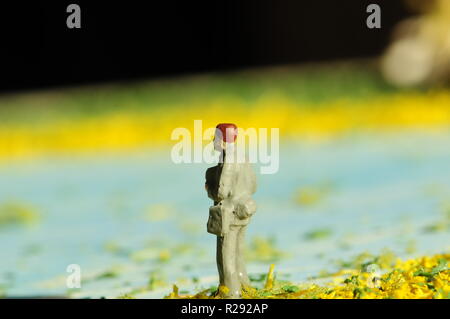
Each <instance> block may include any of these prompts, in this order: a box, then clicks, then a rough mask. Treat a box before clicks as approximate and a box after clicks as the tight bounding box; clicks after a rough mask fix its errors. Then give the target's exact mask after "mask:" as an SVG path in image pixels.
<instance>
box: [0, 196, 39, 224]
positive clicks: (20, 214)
mask: <svg viewBox="0 0 450 319" xmlns="http://www.w3.org/2000/svg"><path fill="white" fill-rule="evenodd" d="M39 219H40V216H39V214H38V212H37V210H36V209H35V208H34V207H33V206H31V205H29V204H26V203H22V202H15V201H10V202H5V203H3V204H1V205H0V228H6V227H10V226H21V225H25V226H28V225H34V224H36V223H37V222H38V221H39Z"/></svg>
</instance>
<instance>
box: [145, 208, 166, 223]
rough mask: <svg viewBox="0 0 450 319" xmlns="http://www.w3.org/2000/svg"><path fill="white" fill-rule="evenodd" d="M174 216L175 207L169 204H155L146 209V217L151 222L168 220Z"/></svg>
mask: <svg viewBox="0 0 450 319" xmlns="http://www.w3.org/2000/svg"><path fill="white" fill-rule="evenodd" d="M172 216H173V208H172V207H171V206H170V205H167V204H154V205H151V206H149V207H148V208H147V209H146V212H145V214H144V218H145V219H146V220H148V221H151V222H156V221H164V220H168V219H170V218H171V217H172Z"/></svg>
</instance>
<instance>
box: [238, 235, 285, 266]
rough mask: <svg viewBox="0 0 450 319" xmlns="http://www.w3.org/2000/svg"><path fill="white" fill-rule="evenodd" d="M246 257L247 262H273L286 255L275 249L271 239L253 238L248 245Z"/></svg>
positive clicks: (274, 243) (273, 241)
mask: <svg viewBox="0 0 450 319" xmlns="http://www.w3.org/2000/svg"><path fill="white" fill-rule="evenodd" d="M246 256H247V260H249V261H261V262H273V261H277V260H280V259H281V258H283V257H285V256H286V253H284V252H283V251H281V250H280V249H278V248H277V247H276V242H275V239H274V238H273V237H271V238H262V237H254V238H253V239H252V241H251V242H250V244H249V245H248V249H247V250H246Z"/></svg>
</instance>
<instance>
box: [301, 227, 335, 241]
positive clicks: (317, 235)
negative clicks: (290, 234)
mask: <svg viewBox="0 0 450 319" xmlns="http://www.w3.org/2000/svg"><path fill="white" fill-rule="evenodd" d="M332 233H333V231H332V230H331V229H330V228H319V229H315V230H312V231H309V232H307V233H306V234H305V236H304V238H305V239H306V240H319V239H324V238H328V237H330V236H331V234H332Z"/></svg>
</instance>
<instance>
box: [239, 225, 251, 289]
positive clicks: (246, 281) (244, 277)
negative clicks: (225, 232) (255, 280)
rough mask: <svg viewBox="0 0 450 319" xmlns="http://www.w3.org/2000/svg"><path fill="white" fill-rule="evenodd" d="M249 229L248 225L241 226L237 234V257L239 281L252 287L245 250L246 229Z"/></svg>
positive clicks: (245, 285)
mask: <svg viewBox="0 0 450 319" xmlns="http://www.w3.org/2000/svg"><path fill="white" fill-rule="evenodd" d="M246 229H247V226H242V227H239V231H238V234H237V243H236V245H237V247H236V251H237V257H236V263H237V271H238V274H239V282H240V283H241V284H242V286H244V287H250V280H249V279H248V275H247V270H246V268H245V258H244V253H245V252H244V250H245V243H244V239H245V231H246Z"/></svg>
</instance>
